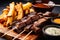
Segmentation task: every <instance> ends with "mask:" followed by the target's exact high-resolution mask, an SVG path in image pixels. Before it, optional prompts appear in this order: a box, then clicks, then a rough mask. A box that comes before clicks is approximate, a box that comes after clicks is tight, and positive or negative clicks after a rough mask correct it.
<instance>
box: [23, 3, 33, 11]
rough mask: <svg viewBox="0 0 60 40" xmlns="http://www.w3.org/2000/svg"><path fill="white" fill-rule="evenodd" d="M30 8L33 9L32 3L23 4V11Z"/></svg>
mask: <svg viewBox="0 0 60 40" xmlns="http://www.w3.org/2000/svg"><path fill="white" fill-rule="evenodd" d="M30 7H32V3H30V2H27V3H26V4H23V10H26V9H29V8H30Z"/></svg>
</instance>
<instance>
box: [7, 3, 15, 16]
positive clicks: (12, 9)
mask: <svg viewBox="0 0 60 40" xmlns="http://www.w3.org/2000/svg"><path fill="white" fill-rule="evenodd" d="M14 11H15V3H14V2H12V3H10V11H9V13H8V15H7V16H13V13H14Z"/></svg>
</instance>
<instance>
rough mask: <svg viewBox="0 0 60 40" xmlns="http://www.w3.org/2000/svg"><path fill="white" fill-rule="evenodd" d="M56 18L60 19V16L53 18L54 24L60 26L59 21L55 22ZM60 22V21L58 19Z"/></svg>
mask: <svg viewBox="0 0 60 40" xmlns="http://www.w3.org/2000/svg"><path fill="white" fill-rule="evenodd" d="M55 19H60V16H58V17H53V18H51V22H52V23H53V24H55V25H59V26H60V24H59V23H56V22H54V20H55ZM58 22H59V21H58Z"/></svg>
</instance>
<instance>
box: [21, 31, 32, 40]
mask: <svg viewBox="0 0 60 40" xmlns="http://www.w3.org/2000/svg"><path fill="white" fill-rule="evenodd" d="M32 32H33V31H32V30H31V31H30V32H29V33H28V34H27V35H26V36H25V37H24V38H23V39H21V40H25V38H27V37H28V36H29V35H30V34H31V33H32Z"/></svg>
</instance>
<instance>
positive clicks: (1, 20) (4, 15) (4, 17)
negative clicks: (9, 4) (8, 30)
mask: <svg viewBox="0 0 60 40" xmlns="http://www.w3.org/2000/svg"><path fill="white" fill-rule="evenodd" d="M7 14H8V9H4V10H3V12H2V14H1V15H0V23H4V22H5V21H7Z"/></svg>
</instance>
